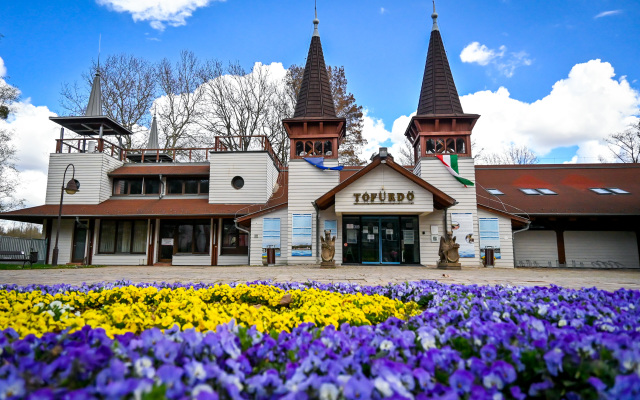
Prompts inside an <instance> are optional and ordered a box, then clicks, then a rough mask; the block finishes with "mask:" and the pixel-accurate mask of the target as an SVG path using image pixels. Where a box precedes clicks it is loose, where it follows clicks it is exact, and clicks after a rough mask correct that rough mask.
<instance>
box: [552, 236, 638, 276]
mask: <svg viewBox="0 0 640 400" xmlns="http://www.w3.org/2000/svg"><path fill="white" fill-rule="evenodd" d="M564 248H565V254H566V258H567V265H568V266H570V267H572V266H576V267H587V268H640V262H639V261H638V242H637V238H636V234H635V232H628V231H627V232H625V231H620V232H609V231H607V232H602V231H600V232H598V231H566V232H564ZM574 263H575V264H574Z"/></svg>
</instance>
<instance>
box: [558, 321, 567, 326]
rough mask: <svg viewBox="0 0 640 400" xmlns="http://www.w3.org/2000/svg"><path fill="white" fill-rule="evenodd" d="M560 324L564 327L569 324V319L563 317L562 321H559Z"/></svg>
mask: <svg viewBox="0 0 640 400" xmlns="http://www.w3.org/2000/svg"><path fill="white" fill-rule="evenodd" d="M558 326H559V327H560V328H562V327H563V326H567V320H566V319H561V320H560V321H558Z"/></svg>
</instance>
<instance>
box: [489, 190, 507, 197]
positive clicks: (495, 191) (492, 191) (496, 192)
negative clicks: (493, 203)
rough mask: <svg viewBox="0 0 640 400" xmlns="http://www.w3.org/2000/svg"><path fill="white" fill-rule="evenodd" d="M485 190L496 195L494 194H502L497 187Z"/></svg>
mask: <svg viewBox="0 0 640 400" xmlns="http://www.w3.org/2000/svg"><path fill="white" fill-rule="evenodd" d="M487 192H489V193H491V194H493V195H496V196H500V195H502V194H504V193H502V192H501V191H500V190H498V189H487Z"/></svg>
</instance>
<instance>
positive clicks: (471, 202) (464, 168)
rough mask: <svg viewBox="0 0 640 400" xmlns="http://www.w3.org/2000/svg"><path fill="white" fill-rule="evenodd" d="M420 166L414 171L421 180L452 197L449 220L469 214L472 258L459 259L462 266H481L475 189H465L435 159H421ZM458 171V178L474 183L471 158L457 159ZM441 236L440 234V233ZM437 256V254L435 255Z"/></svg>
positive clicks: (474, 173) (474, 175)
mask: <svg viewBox="0 0 640 400" xmlns="http://www.w3.org/2000/svg"><path fill="white" fill-rule="evenodd" d="M419 163H420V165H419V166H416V169H415V170H416V171H420V173H421V176H420V177H421V178H422V179H424V180H425V181H427V182H429V183H430V184H432V185H433V186H435V187H436V188H438V189H440V190H442V191H443V192H445V193H446V194H448V195H449V196H451V197H453V198H454V199H455V200H456V201H457V202H458V204H457V205H455V206H453V207H451V208H449V209H448V215H449V218H451V213H471V214H472V217H473V233H474V237H475V243H474V257H473V258H460V263H462V266H469V267H479V266H481V265H482V262H481V259H480V247H479V240H478V200H477V198H476V187H475V186H469V187H465V186H464V185H463V184H461V183H460V182H458V181H457V180H456V179H455V178H454V177H453V175H451V174H450V173H449V171H448V170H447V169H446V167H445V166H444V164H443V163H442V162H441V161H440V160H439V159H438V158H436V157H422V158H421V159H420V161H419ZM458 169H459V173H460V176H462V177H463V178H466V179H469V180H471V181H472V182H475V181H476V170H475V167H474V163H473V158H472V157H462V156H459V157H458ZM441 234H442V233H441ZM436 254H437V253H436Z"/></svg>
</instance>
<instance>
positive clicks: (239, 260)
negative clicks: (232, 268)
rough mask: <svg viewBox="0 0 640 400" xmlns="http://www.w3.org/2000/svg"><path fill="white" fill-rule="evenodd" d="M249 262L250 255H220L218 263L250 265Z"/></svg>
mask: <svg viewBox="0 0 640 400" xmlns="http://www.w3.org/2000/svg"><path fill="white" fill-rule="evenodd" d="M248 264H249V256H218V265H248ZM207 265H209V264H207Z"/></svg>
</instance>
